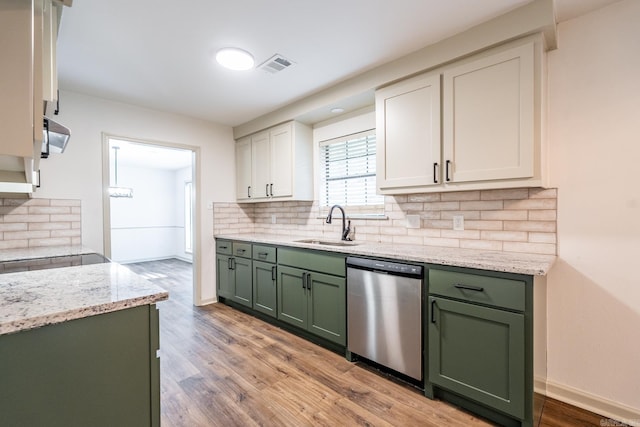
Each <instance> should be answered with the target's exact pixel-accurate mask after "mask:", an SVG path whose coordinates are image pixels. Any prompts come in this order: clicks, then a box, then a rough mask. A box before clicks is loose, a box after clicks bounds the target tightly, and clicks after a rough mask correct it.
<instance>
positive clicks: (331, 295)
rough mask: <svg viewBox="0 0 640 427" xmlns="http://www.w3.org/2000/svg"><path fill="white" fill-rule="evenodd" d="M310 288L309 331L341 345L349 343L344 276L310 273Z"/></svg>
mask: <svg viewBox="0 0 640 427" xmlns="http://www.w3.org/2000/svg"><path fill="white" fill-rule="evenodd" d="M308 274H309V283H310V289H309V290H308V291H309V298H308V305H309V311H308V316H309V323H308V329H309V332H312V333H314V334H316V335H318V336H321V337H323V338H326V339H328V340H330V341H333V342H335V343H337V344H340V345H346V344H347V330H346V329H347V320H346V300H347V294H346V280H345V278H344V277H337V276H330V275H328V274H322V273H308Z"/></svg>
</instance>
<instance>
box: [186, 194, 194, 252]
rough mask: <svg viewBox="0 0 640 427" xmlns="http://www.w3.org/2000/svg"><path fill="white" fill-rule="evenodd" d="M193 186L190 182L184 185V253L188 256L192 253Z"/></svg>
mask: <svg viewBox="0 0 640 427" xmlns="http://www.w3.org/2000/svg"><path fill="white" fill-rule="evenodd" d="M192 196H193V185H192V184H191V182H185V183H184V251H185V252H186V253H188V254H190V253H192V252H193V237H192V236H193V212H192V210H191V206H193V200H192Z"/></svg>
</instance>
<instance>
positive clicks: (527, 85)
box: [376, 37, 546, 194]
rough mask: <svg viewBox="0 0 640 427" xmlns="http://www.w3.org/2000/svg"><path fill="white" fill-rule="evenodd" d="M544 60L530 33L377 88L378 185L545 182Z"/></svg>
mask: <svg viewBox="0 0 640 427" xmlns="http://www.w3.org/2000/svg"><path fill="white" fill-rule="evenodd" d="M543 59H544V58H543V54H542V46H541V42H539V41H536V39H535V38H533V37H531V38H528V39H526V40H522V41H518V42H513V43H510V44H508V45H505V46H503V47H499V48H495V49H492V50H490V51H486V52H483V53H480V54H478V55H475V56H473V57H470V58H466V59H464V60H462V61H459V62H457V63H453V64H450V65H447V66H444V67H442V68H439V69H436V70H433V71H430V72H429V73H427V74H424V75H421V76H418V77H413V78H411V79H407V80H404V81H401V82H399V83H396V84H394V85H392V86H388V87H385V88H382V89H379V90H377V91H376V126H377V133H378V144H379V145H378V165H377V167H378V169H377V182H378V191H379V192H380V193H382V194H403V193H415V192H429V191H456V190H472V189H489V188H510V187H539V186H544V185H545V184H546V181H545V176H544V173H543V171H544V165H543V156H542V154H543V149H542V135H541V121H542V107H541V105H542V102H543V100H542V93H543V91H542V79H543V75H542V70H543V67H542V60H543ZM440 79H442V86H440ZM441 114H442V117H441ZM441 118H442V121H441V120H440V119H441ZM440 123H442V127H440Z"/></svg>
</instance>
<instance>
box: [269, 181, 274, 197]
mask: <svg viewBox="0 0 640 427" xmlns="http://www.w3.org/2000/svg"><path fill="white" fill-rule="evenodd" d="M269 195H270V196H271V197H273V184H269Z"/></svg>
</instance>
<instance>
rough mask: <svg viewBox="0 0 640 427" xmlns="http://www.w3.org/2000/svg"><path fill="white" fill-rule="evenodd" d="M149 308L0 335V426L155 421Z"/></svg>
mask: <svg viewBox="0 0 640 427" xmlns="http://www.w3.org/2000/svg"><path fill="white" fill-rule="evenodd" d="M158 328H159V325H158V312H157V309H156V308H155V305H151V306H149V305H146V306H140V307H134V308H130V309H126V310H121V311H115V312H112V313H106V314H100V315H96V316H90V317H85V318H82V319H76V320H70V321H68V322H63V323H58V324H55V325H49V326H43V327H41V328H37V329H31V330H28V331H23V332H18V333H15V334H9V335H3V336H0V378H1V384H2V385H1V387H0V414H1V415H0V418H1V420H2V421H0V424H2V425H3V426H5V425H6V426H48V427H57V426H61V427H62V426H64V427H68V426H93V427H101V426H104V427H108V426H122V427H129V426H130V427H141V426H159V425H160V363H159V359H158V358H157V356H156V351H157V350H158V343H159V329H158Z"/></svg>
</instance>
